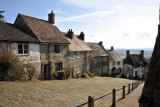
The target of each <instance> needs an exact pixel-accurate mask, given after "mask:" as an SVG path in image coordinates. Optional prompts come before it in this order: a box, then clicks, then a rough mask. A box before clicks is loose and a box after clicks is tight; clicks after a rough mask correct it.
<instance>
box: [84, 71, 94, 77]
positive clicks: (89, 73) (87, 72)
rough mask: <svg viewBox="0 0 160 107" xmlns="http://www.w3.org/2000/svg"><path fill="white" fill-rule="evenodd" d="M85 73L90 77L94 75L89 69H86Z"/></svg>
mask: <svg viewBox="0 0 160 107" xmlns="http://www.w3.org/2000/svg"><path fill="white" fill-rule="evenodd" d="M86 74H88V75H89V76H90V77H94V74H93V73H91V72H90V71H89V70H86Z"/></svg>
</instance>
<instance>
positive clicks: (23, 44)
mask: <svg viewBox="0 0 160 107" xmlns="http://www.w3.org/2000/svg"><path fill="white" fill-rule="evenodd" d="M18 45H22V54H21V53H19V50H20V49H19V48H18V52H17V53H18V55H29V53H30V50H29V44H28V43H18ZM18 45H17V46H18ZM25 45H27V46H28V49H24V46H25ZM25 50H28V53H24V51H25Z"/></svg>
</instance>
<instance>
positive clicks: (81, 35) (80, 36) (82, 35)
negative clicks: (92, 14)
mask: <svg viewBox="0 0 160 107" xmlns="http://www.w3.org/2000/svg"><path fill="white" fill-rule="evenodd" d="M84 36H85V34H84V33H83V32H81V33H80V35H79V36H78V38H79V39H81V40H83V41H84Z"/></svg>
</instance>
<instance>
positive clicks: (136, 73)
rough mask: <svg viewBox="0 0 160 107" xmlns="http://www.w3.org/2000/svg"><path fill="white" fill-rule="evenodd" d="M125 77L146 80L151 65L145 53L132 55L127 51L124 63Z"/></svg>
mask: <svg viewBox="0 0 160 107" xmlns="http://www.w3.org/2000/svg"><path fill="white" fill-rule="evenodd" d="M123 64H124V65H123V71H124V73H123V74H124V77H126V78H135V79H145V78H146V76H147V72H148V67H149V64H148V62H147V61H146V59H145V58H144V51H143V50H141V53H140V54H130V51H129V50H128V51H126V58H125V59H124V62H123Z"/></svg>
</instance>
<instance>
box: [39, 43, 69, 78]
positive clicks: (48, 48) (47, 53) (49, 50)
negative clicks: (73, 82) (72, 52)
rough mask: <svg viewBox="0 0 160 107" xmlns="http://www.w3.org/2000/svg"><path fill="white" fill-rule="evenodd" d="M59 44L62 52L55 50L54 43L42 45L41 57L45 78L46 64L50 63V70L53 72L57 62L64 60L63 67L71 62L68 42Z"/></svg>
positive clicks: (42, 71) (42, 72)
mask: <svg viewBox="0 0 160 107" xmlns="http://www.w3.org/2000/svg"><path fill="white" fill-rule="evenodd" d="M56 45H57V44H56ZM58 45H59V46H60V53H55V52H54V44H41V45H40V59H41V62H42V64H41V66H42V67H41V75H42V79H44V65H46V64H49V72H51V70H53V71H55V63H60V62H62V65H63V68H64V67H65V66H67V65H68V64H69V50H68V45H66V44H58ZM53 71H52V72H53ZM51 75H52V74H51Z"/></svg>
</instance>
